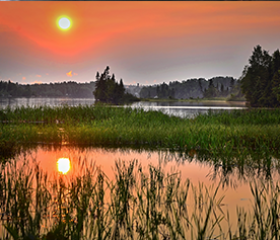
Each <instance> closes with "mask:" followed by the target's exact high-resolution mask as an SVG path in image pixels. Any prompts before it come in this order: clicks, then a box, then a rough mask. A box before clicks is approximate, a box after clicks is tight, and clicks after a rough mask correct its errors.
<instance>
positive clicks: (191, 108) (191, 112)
mask: <svg viewBox="0 0 280 240" xmlns="http://www.w3.org/2000/svg"><path fill="white" fill-rule="evenodd" d="M94 102H95V100H94V99H93V98H92V99H90V98H0V106H1V107H2V108H5V107H7V106H10V107H12V108H13V107H16V106H19V107H20V106H25V107H26V106H30V107H35V106H50V107H55V106H62V105H68V106H78V105H92V104H94ZM131 107H132V108H142V109H144V110H145V111H148V110H157V111H161V112H163V113H165V114H168V115H170V116H179V117H190V118H192V117H195V116H196V115H197V114H207V112H208V111H209V109H211V110H212V111H221V110H226V111H231V110H234V109H240V110H241V109H246V107H245V103H244V102H225V101H208V102H193V101H192V102H137V103H133V104H132V105H131Z"/></svg>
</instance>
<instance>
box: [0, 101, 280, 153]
mask: <svg viewBox="0 0 280 240" xmlns="http://www.w3.org/2000/svg"><path fill="white" fill-rule="evenodd" d="M279 114H280V110H279V109H250V110H236V111H231V112H226V111H221V112H219V113H214V112H212V111H211V110H209V112H208V114H206V115H205V114H200V115H198V116H197V117H195V118H194V119H187V118H186V119H182V118H179V117H172V116H171V117H170V116H167V115H165V114H163V113H161V112H156V111H147V112H146V111H144V110H143V109H132V108H129V107H128V108H123V107H110V106H102V105H97V106H77V107H68V106H62V107H54V108H51V107H46V106H45V107H34V108H31V107H16V108H13V109H11V108H5V109H1V110H0V117H1V123H0V124H1V129H0V131H1V135H0V142H1V143H2V142H4V141H13V142H14V144H15V145H23V144H28V143H47V144H62V143H63V144H77V145H90V146H105V147H106V146H118V147H121V146H126V147H144V148H145V147H146V148H169V149H174V150H180V151H185V150H191V149H194V150H202V151H208V152H209V153H216V152H217V153H220V152H223V153H224V152H233V151H242V152H244V151H245V152H246V151H247V150H254V151H269V152H272V153H273V152H278V151H279V143H280V129H279V123H280V119H279Z"/></svg>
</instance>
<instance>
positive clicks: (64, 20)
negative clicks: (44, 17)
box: [57, 16, 71, 30]
mask: <svg viewBox="0 0 280 240" xmlns="http://www.w3.org/2000/svg"><path fill="white" fill-rule="evenodd" d="M57 24H58V26H59V27H60V28H61V29H62V30H67V29H69V28H70V27H71V20H70V18H69V17H65V16H63V17H59V18H58V21H57Z"/></svg>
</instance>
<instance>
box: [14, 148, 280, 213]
mask: <svg viewBox="0 0 280 240" xmlns="http://www.w3.org/2000/svg"><path fill="white" fill-rule="evenodd" d="M19 158H20V160H21V161H23V159H24V158H26V159H29V160H30V161H31V160H32V159H33V160H34V159H36V161H37V162H38V163H39V166H40V168H41V169H43V170H44V171H46V172H48V173H49V174H52V173H55V172H57V160H58V159H59V158H69V159H70V161H71V169H70V171H69V173H67V174H69V175H71V174H75V169H78V168H77V167H76V168H75V165H77V163H78V162H80V161H81V160H85V161H86V162H87V163H88V164H89V165H95V166H96V167H98V168H100V169H101V170H102V171H103V172H104V173H105V174H106V176H107V177H108V179H110V180H113V179H114V176H115V172H114V169H115V162H116V161H119V160H122V161H124V162H126V163H128V162H129V161H131V160H133V159H137V160H138V162H139V164H141V165H142V167H143V169H144V170H148V166H149V165H153V166H155V167H159V166H160V167H161V168H162V170H163V171H164V172H165V173H174V172H176V173H180V175H181V177H182V180H183V181H185V180H186V179H189V180H190V181H191V183H192V184H193V185H194V186H197V185H198V184H199V183H203V184H204V185H205V186H211V185H212V184H214V185H218V183H219V181H220V180H221V179H223V180H225V179H224V177H225V176H224V172H223V171H222V168H223V166H219V167H220V168H219V171H216V172H215V169H214V166H213V164H212V163H211V161H209V160H208V161H204V162H202V161H198V160H197V159H196V155H195V154H194V155H193V157H191V158H190V157H188V158H186V156H184V155H182V156H180V154H179V153H170V152H168V151H154V152H151V151H138V150H132V149H127V150H124V149H107V150H105V149H102V148H83V149H81V148H78V147H67V146H63V147H59V148H43V147H37V148H36V149H35V150H32V151H29V152H28V153H25V154H21V155H20V157H19ZM72 165H73V168H72ZM242 168H243V169H244V167H242ZM147 173H148V172H147ZM67 174H66V175H67ZM240 174H241V173H240V170H239V169H238V168H233V169H232V171H231V172H230V173H229V175H228V176H226V177H228V179H226V180H227V181H228V184H224V186H223V187H221V188H220V193H219V194H220V196H221V195H225V199H224V201H223V202H224V204H225V208H227V209H226V210H229V212H232V214H233V215H234V214H235V211H236V207H237V206H240V207H244V206H249V205H250V201H248V200H249V199H252V196H251V192H250V187H249V183H250V181H253V180H254V179H256V178H259V176H257V175H254V174H251V175H250V174H248V173H246V171H244V176H243V177H242V178H240ZM214 175H215V176H214ZM245 175H246V176H245ZM213 176H214V177H213ZM272 177H273V178H275V179H279V175H278V173H277V172H275V173H274V174H273V176H272Z"/></svg>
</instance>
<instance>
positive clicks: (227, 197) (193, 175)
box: [0, 98, 280, 236]
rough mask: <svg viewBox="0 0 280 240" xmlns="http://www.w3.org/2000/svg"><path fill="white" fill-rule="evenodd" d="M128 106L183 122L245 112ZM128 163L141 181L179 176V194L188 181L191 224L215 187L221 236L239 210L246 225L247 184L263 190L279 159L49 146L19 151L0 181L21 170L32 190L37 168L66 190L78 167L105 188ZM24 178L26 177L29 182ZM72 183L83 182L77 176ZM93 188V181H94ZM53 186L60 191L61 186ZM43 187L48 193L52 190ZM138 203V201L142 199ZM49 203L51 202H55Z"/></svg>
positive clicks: (11, 102)
mask: <svg viewBox="0 0 280 240" xmlns="http://www.w3.org/2000/svg"><path fill="white" fill-rule="evenodd" d="M0 103H1V107H7V106H10V107H11V108H13V107H15V106H44V105H47V106H51V107H54V106H60V105H63V104H67V105H70V106H77V105H91V104H94V99H58V98H57V99H51V98H30V99H1V100H0ZM131 107H132V108H139V107H140V108H143V109H144V110H145V111H149V110H150V109H152V110H157V111H162V112H164V113H166V114H168V115H175V116H179V117H189V118H193V117H195V115H197V114H200V113H205V114H207V112H208V111H209V109H211V111H221V110H225V111H231V110H233V109H240V110H242V109H246V107H245V106H244V103H241V102H219V101H209V102H193V101H190V102H137V103H134V104H132V106H131ZM61 158H62V159H69V161H70V170H69V172H67V173H66V174H63V175H62V174H60V175H58V160H59V159H61ZM133 160H137V162H138V165H137V169H139V165H141V167H142V168H141V169H143V174H144V175H145V176H147V177H149V176H153V174H152V172H151V168H150V166H153V167H155V169H160V171H161V172H162V173H164V174H165V176H169V177H170V176H174V174H175V175H176V174H179V175H178V176H180V179H181V181H182V184H181V188H182V189H183V188H185V187H186V186H187V183H188V182H187V181H188V180H189V181H190V183H191V184H192V185H191V188H190V194H189V195H188V202H187V203H186V206H187V209H188V211H189V212H190V216H192V220H193V221H195V220H194V218H193V216H195V215H196V214H197V212H193V211H196V209H202V208H203V206H208V205H207V204H208V203H209V201H210V202H211V200H209V199H210V198H209V197H208V195H207V194H208V191H209V192H211V194H213V191H212V190H213V188H214V189H215V188H216V187H217V186H219V189H218V194H217V196H218V198H221V197H222V196H224V198H223V199H222V201H221V202H218V203H215V204H217V209H216V210H215V212H214V213H215V214H214V215H215V217H216V214H217V216H224V217H225V219H226V221H223V222H222V223H221V227H222V228H223V229H226V230H225V231H228V226H227V221H228V223H230V224H231V225H232V226H233V228H234V229H237V227H238V226H237V225H238V224H237V222H238V219H240V215H239V214H240V211H243V212H244V211H245V212H246V214H247V213H248V215H247V216H248V218H247V220H248V221H249V220H250V217H249V216H251V215H252V214H253V208H254V196H253V195H252V192H251V186H253V185H251V184H254V183H256V184H257V186H258V187H259V188H260V189H263V186H267V185H268V183H271V182H272V183H273V184H274V183H277V182H278V181H279V180H280V174H279V169H280V168H279V158H278V157H277V156H270V155H263V153H262V152H260V153H258V152H254V151H252V152H251V153H248V152H247V153H246V154H243V153H242V152H236V154H235V155H234V156H221V157H219V158H217V157H215V159H214V158H212V157H211V156H210V155H203V153H199V152H196V151H195V150H191V151H189V152H176V151H170V150H168V149H157V150H155V151H150V150H149V151H148V150H145V149H125V148H94V147H89V146H88V147H87V146H84V147H77V146H71V145H65V146H54V145H39V144H38V145H33V146H28V147H27V148H22V151H21V152H20V153H19V155H17V156H16V157H15V159H14V161H13V160H11V161H10V162H8V163H7V165H6V166H5V167H4V168H5V169H4V168H2V169H1V171H2V176H4V179H8V178H9V177H11V179H10V180H12V179H16V178H17V177H19V176H21V175H20V172H21V171H23V175H22V179H26V185H28V184H30V186H33V184H35V183H33V182H32V181H35V180H36V179H37V178H38V179H39V177H38V176H39V175H38V174H37V175H36V174H35V173H36V171H37V170H30V169H37V167H38V168H39V169H41V170H42V171H43V172H45V173H46V174H48V176H58V179H59V180H57V181H58V182H59V184H61V182H60V181H69V185H68V186H72V185H73V184H74V182H71V181H72V180H71V179H73V176H75V175H76V174H80V173H81V171H79V170H77V169H79V167H77V166H78V165H79V164H80V165H81V164H82V165H83V166H88V165H90V166H94V167H95V169H98V171H97V172H100V171H102V172H103V173H104V179H106V183H110V184H114V183H115V182H117V181H118V180H117V178H118V177H124V178H125V175H122V174H120V170H118V168H117V165H116V163H118V162H120V161H121V162H123V163H125V164H126V166H128V165H129V163H130V162H132V161H133ZM90 169H91V168H90ZM137 169H136V170H137ZM136 170H135V171H136ZM118 171H119V172H118ZM85 172H86V171H85ZM117 173H118V174H117ZM138 174H139V171H138ZM141 174H142V170H141ZM28 176H32V179H31V180H30V182H29V180H28V179H29V178H28ZM42 176H43V175H42ZM138 177H139V176H138ZM169 177H167V180H168V179H169V180H168V181H169V184H171V185H170V186H173V187H174V189H175V188H176V186H175V185H174V184H173V183H172V179H171V178H169ZM42 178H43V177H42ZM78 179H83V177H81V178H78ZM170 179H171V180H170ZM36 181H38V180H36ZM75 181H78V180H75ZM102 181H103V180H102ZM102 181H101V182H102ZM168 181H167V182H168ZM140 182H141V181H140ZM47 183H48V184H50V178H48V181H47ZM97 183H99V182H98V181H97ZM102 183H103V182H102ZM71 184H72V185H71ZM141 184H142V182H141ZM165 184H167V183H165ZM172 184H173V185H172ZM7 186H8V184H7ZM59 186H60V187H61V186H62V185H59ZM109 186H111V185H108V186H107V188H105V191H110V190H111V191H113V190H112V189H114V187H111V188H110V187H109ZM146 186H147V185H146ZM166 186H167V185H163V189H164V191H171V190H172V189H171V190H170V189H169V190H168V188H167V187H166ZM49 188H50V189H52V188H53V186H52V187H49ZM81 188H82V186H81ZM151 188H152V184H151ZM165 188H166V189H165ZM33 189H38V185H36V184H35V185H34V187H33ZM75 189H76V188H75ZM139 189H140V190H141V188H136V189H134V191H140V190H139ZM201 189H204V190H203V194H201V192H200V191H202V190H201ZM211 189H212V190H211ZM66 190H67V191H66V193H65V198H64V200H63V201H64V203H65V202H67V201H72V200H73V199H72V198H70V199H69V198H68V196H69V190H68V189H66ZM50 191H51V190H50ZM11 192H12V191H11ZM145 194H148V193H145ZM145 196H146V195H145ZM178 197H180V196H179V195H178V196H174V198H175V199H176V198H178ZM139 199H142V197H141V198H139ZM139 199H138V200H139ZM194 199H198V200H199V201H201V202H199V205H197V202H196V200H194ZM66 200H67V201H66ZM113 200H114V199H112V196H109V195H108V192H105V201H113ZM55 201H56V202H57V200H55ZM135 201H136V200H135ZM139 201H140V200H139ZM6 204H7V205H8V202H6ZM138 204H140V203H138ZM2 206H3V205H2ZM197 206H198V207H197ZM240 209H243V210H240ZM138 210H139V209H138ZM138 210H137V211H138ZM77 211H78V210H77ZM139 211H140V210H139ZM1 212H2V214H3V216H4V218H6V220H7V219H8V216H9V213H7V212H5V211H4V210H3V209H2V210H1ZM227 213H228V214H229V215H230V216H231V218H230V219H227ZM250 214H251V215H250ZM206 215H207V213H206V212H205V209H204V210H203V211H202V212H201V216H203V217H205V216H206ZM214 215H213V216H214ZM213 216H212V217H213ZM212 220H213V219H212ZM212 220H211V221H212ZM7 221H8V220H7ZM5 231H6V230H4V228H2V229H0V235H1V233H2V232H3V233H6V232H5ZM215 236H219V233H218V232H216V231H215Z"/></svg>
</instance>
